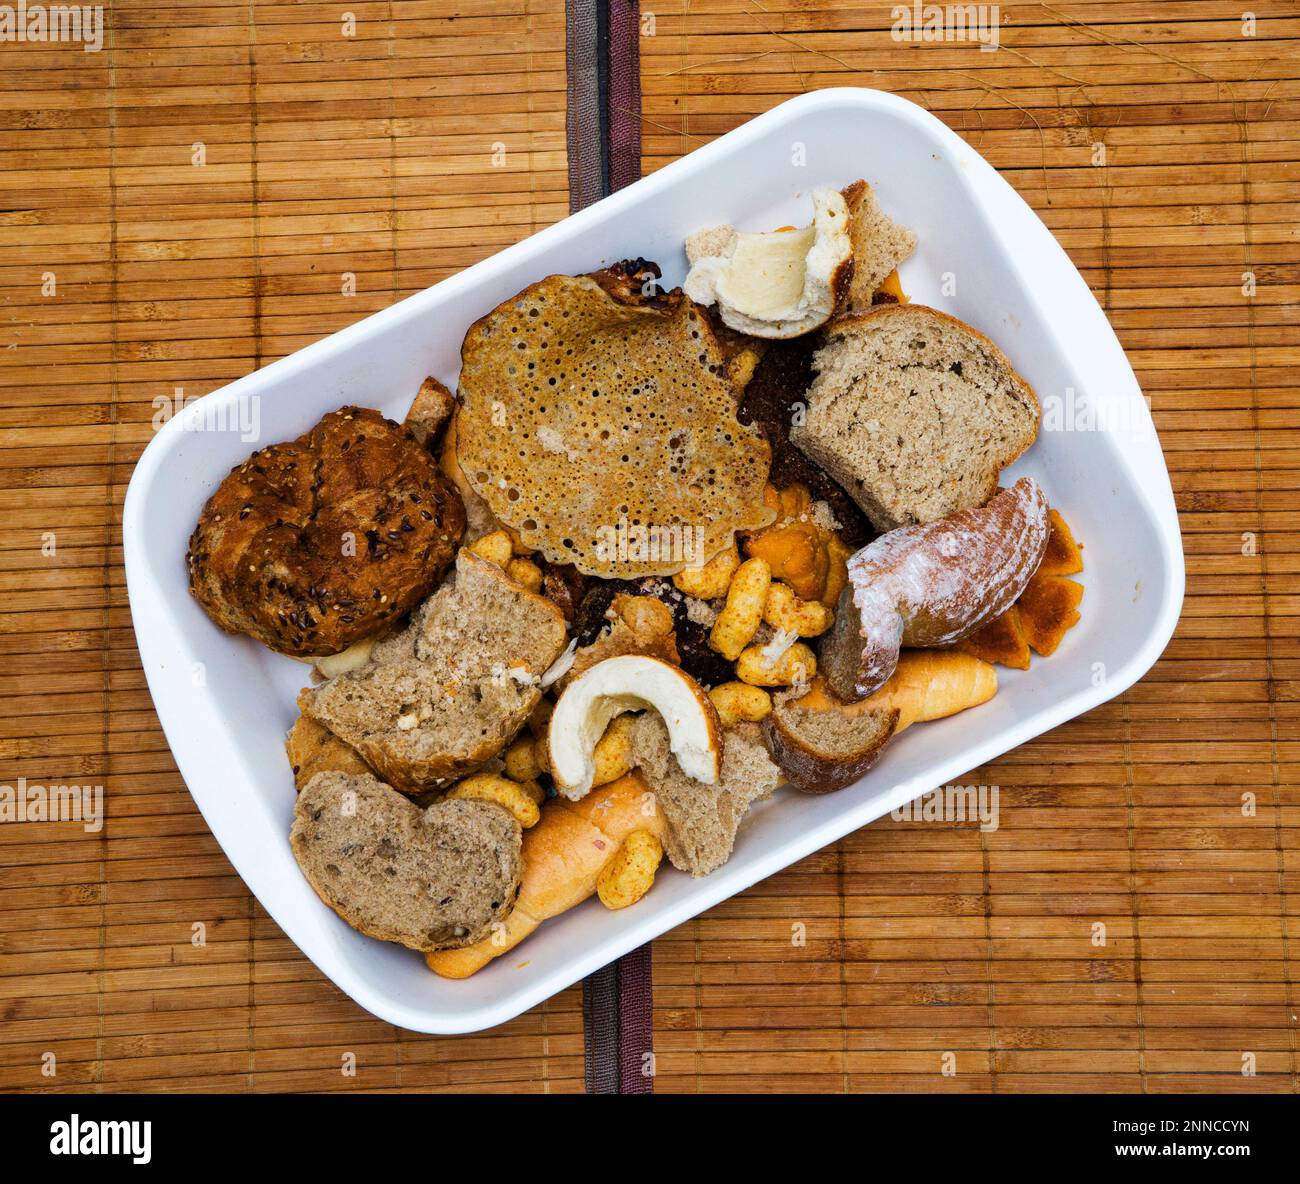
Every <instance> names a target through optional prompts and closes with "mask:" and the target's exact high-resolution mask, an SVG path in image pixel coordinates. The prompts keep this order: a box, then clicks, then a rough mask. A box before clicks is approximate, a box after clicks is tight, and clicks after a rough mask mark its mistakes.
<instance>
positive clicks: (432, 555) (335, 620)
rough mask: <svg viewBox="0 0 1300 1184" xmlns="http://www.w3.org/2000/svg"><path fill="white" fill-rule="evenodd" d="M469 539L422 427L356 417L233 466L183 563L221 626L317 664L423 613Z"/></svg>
mask: <svg viewBox="0 0 1300 1184" xmlns="http://www.w3.org/2000/svg"><path fill="white" fill-rule="evenodd" d="M464 533H465V510H464V507H463V506H462V505H461V501H460V496H459V495H458V494H457V493H456V491H455V489H454V488H453V487H452V485H451V483H450V482H449V481H448V480H447V479H446V478H445V477H444V476H443V475H442V473H441V472H439V470H438V464H437V461H436V460H435V459H434V457H433V456H432V455H431V454H430V453H429V451H428V450H427V449H426V448H424V447H423V446H422V445H421V444H420V443H419V442H418V441H417V440H416V438H415V436H414V435H413V433H412V432H411V430H410V429H409V428H404V427H399V426H398V425H397V424H395V423H392V422H390V421H389V420H386V419H385V418H384V417H383V416H382V415H380V414H379V412H378V411H371V410H369V409H367V408H361V407H344V408H342V409H341V410H339V411H331V412H330V413H329V414H328V415H327V416H325V417H324V418H323V419H322V420H321V421H320V423H318V424H317V425H316V426H315V427H314V428H312V429H311V431H309V432H307V433H305V434H304V435H302V436H299V437H298V439H296V440H291V441H289V442H288V443H285V444H272V445H271V446H270V447H269V448H263V449H261V450H259V451H257V452H254V453H253V455H252V456H250V457H249V458H248V459H247V460H246V461H244V463H243V464H242V465H239V466H238V467H237V468H235V469H233V470H231V472H230V475H229V476H228V477H226V479H225V480H224V481H222V483H221V484H220V485H219V486H218V487H217V490H216V492H215V493H214V494H213V495H212V496H211V497H210V498H208V501H207V504H206V505H205V506H204V507H203V512H202V513H201V514H200V515H199V521H198V525H197V526H196V527H195V528H194V534H193V535H192V536H191V538H190V545H189V550H188V552H187V554H186V557H185V558H186V562H187V564H188V565H189V573H190V591H191V592H192V593H193V594H194V598H195V599H196V600H197V601H198V602H199V603H200V604H201V605H202V606H203V609H204V611H205V612H206V613H207V614H208V616H210V617H211V618H212V619H213V620H214V621H215V622H216V623H217V624H218V625H220V626H221V628H223V629H225V630H226V631H227V632H230V633H247V634H248V635H249V636H250V637H254V638H256V639H257V640H258V641H260V642H261V643H262V644H263V645H265V646H268V647H269V648H271V649H273V650H276V651H277V652H279V653H282V654H292V655H293V656H295V657H316V656H320V655H323V654H335V653H338V652H339V651H340V650H345V649H347V647H348V646H350V645H351V644H352V643H353V642H354V641H359V640H360V639H361V638H363V637H371V636H373V635H375V634H377V633H381V632H383V631H384V629H385V628H387V627H388V626H389V625H391V623H392V622H393V621H395V620H399V619H400V618H401V617H402V616H404V615H405V614H406V613H407V612H409V611H410V610H411V609H412V608H414V607H415V606H416V605H417V604H419V603H420V601H421V600H423V599H424V597H425V596H427V595H428V594H429V592H430V591H431V590H432V589H433V588H436V587H437V586H438V581H439V580H441V579H442V575H443V572H445V571H446V570H447V567H448V566H449V565H450V563H451V561H452V559H453V557H454V556H455V554H456V547H457V545H458V544H459V542H460V539H461V536H462V535H463V534H464Z"/></svg>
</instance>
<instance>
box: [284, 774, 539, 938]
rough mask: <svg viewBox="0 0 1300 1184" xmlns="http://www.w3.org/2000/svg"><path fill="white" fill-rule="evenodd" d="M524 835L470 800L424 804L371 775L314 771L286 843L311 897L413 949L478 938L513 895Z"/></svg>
mask: <svg viewBox="0 0 1300 1184" xmlns="http://www.w3.org/2000/svg"><path fill="white" fill-rule="evenodd" d="M521 843H522V832H521V831H520V829H519V823H517V822H516V821H515V820H514V818H513V816H512V815H511V814H510V813H509V811H507V810H503V809H502V808H501V807H500V806H498V805H495V804H494V803H492V802H483V801H474V800H469V799H460V800H450V801H443V802H439V803H438V804H437V805H434V806H430V807H429V808H428V809H427V810H422V809H420V807H418V806H416V805H414V804H413V803H412V802H409V801H408V800H407V799H406V798H404V797H403V796H402V795H401V794H399V793H398V792H397V791H396V790H394V789H392V788H391V787H389V786H387V785H385V784H384V783H383V782H382V781H378V780H376V779H375V778H374V777H371V776H368V775H356V774H351V773H317V774H316V776H315V777H313V778H312V779H311V780H310V781H309V782H308V783H307V784H306V786H304V788H303V791H302V792H301V793H300V794H299V795H298V799H297V801H296V802H295V803H294V810H293V827H292V829H291V830H290V831H289V845H290V846H291V847H292V848H293V854H294V858H295V859H297V861H298V866H299V867H300V868H302V872H303V875H305V876H306V877H307V879H308V881H309V882H310V883H311V886H312V887H313V888H314V889H315V890H316V894H317V895H318V896H319V897H320V898H321V900H323V901H324V902H325V903H326V904H327V905H329V906H330V908H332V909H333V910H334V911H335V912H336V913H338V915H339V916H340V917H342V918H343V919H344V920H345V921H346V922H347V923H348V924H349V925H351V926H352V927H353V928H354V929H357V930H360V931H361V932H362V933H364V934H366V935H367V936H369V937H377V938H379V939H380V940H381V941H395V942H400V943H401V944H402V945H404V946H409V947H410V948H411V949H413V950H422V951H424V952H426V953H427V952H430V951H432V950H452V949H459V948H460V947H461V946H467V945H472V944H473V943H474V942H476V941H481V940H482V939H483V938H485V937H487V936H488V934H489V933H490V932H491V929H492V925H493V924H494V923H495V922H498V921H501V920H504V918H506V917H507V916H509V914H510V910H511V909H512V908H514V904H515V899H516V897H517V896H518V895H519V877H520V874H521V871H522V867H523V864H522V860H521V855H520V850H521Z"/></svg>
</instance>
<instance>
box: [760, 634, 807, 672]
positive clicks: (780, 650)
mask: <svg viewBox="0 0 1300 1184" xmlns="http://www.w3.org/2000/svg"><path fill="white" fill-rule="evenodd" d="M798 640H799V634H797V633H791V632H788V631H787V630H785V629H778V630H777V631H776V632H775V633H774V634H773V635H772V640H771V641H769V642H768V643H767V644H766V645H765V646H764V647H763V648H762V650H761V651H760V652H761V654H762V656H763V665H764V666H765V667H767V668H768V669H771V667H773V666H775V665H776V664H777V663H778V662H779V661H780V660H781V658H782V657H783V656H784V654H785V652H786V650H788V649H789V648H790V647H791V646H792V645H794V643H795V642H796V641H798Z"/></svg>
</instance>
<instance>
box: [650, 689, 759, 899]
mask: <svg viewBox="0 0 1300 1184" xmlns="http://www.w3.org/2000/svg"><path fill="white" fill-rule="evenodd" d="M632 760H633V763H634V764H635V765H636V766H637V768H639V769H640V771H641V775H642V776H643V777H644V778H645V779H646V781H647V782H649V784H650V787H651V789H652V790H653V791H654V795H655V806H656V808H657V809H658V810H660V811H661V812H662V813H663V816H664V824H665V825H664V834H663V840H664V848H665V850H666V851H667V853H668V858H669V860H671V862H672V864H673V866H674V867H677V868H680V869H681V870H682V871H684V872H690V873H691V875H693V876H704V875H708V873H709V872H711V871H713V870H714V869H715V868H718V867H721V866H722V865H723V864H724V863H726V862H727V860H728V859H729V858H731V849H732V847H733V846H734V845H735V842H736V831H737V830H739V829H740V823H741V820H742V819H743V818H744V816H745V812H746V811H747V810H748V809H749V807H750V806H752V805H753V804H754V803H755V802H756V801H759V800H760V799H762V798H767V797H771V796H772V794H773V793H774V792H775V791H776V788H777V786H778V785H780V784H781V771H780V770H779V769H778V768H777V767H776V765H775V764H773V762H772V758H771V757H769V756H768V754H767V749H766V748H765V747H764V745H763V739H762V736H761V734H760V732H759V730H758V725H757V724H737V725H734V726H732V727H730V728H727V729H726V731H725V733H724V735H723V748H722V769H721V772H720V774H719V776H718V780H717V782H716V783H715V784H714V785H705V784H704V783H703V782H702V781H696V780H694V779H693V778H691V777H688V776H687V775H686V774H685V773H683V772H682V769H681V766H680V765H679V764H678V763H677V758H676V757H674V756H673V754H672V750H671V748H670V747H669V741H668V729H667V728H666V727H665V726H664V721H663V720H662V719H661V718H660V716H659V714H658V712H654V711H647V712H646V713H645V714H644V715H643V716H641V718H640V719H638V720H637V722H636V725H635V727H634V728H633V729H632Z"/></svg>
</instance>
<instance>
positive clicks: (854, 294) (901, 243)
mask: <svg viewBox="0 0 1300 1184" xmlns="http://www.w3.org/2000/svg"><path fill="white" fill-rule="evenodd" d="M843 192H844V204H845V205H847V206H848V208H849V239H850V241H851V242H852V243H853V281H852V283H850V284H849V291H848V297H847V300H846V302H845V307H844V310H843V311H844V312H850V313H851V312H865V311H866V310H867V309H869V308H870V307H871V298H872V296H874V295H875V291H876V289H877V288H878V287H880V285H881V284H882V283H883V282H884V280H885V277H886V276H888V275H889V273H890V272H891V271H893V270H894V269H895V268H896V267H897V266H898V265H899V264H900V263H902V262H903V260H904V259H906V258H907V257H908V256H909V255H910V254H911V253H912V252H913V251H914V250H916V232H915V231H913V230H909V229H908V228H907V227H906V226H900V225H899V224H898V223H897V222H895V221H894V220H893V219H892V218H890V217H889V215H888V214H886V213H885V212H884V210H882V209H881V208H880V203H879V202H878V201H877V200H876V193H875V190H873V189H872V188H871V186H870V185H868V184H867V183H866V182H865V181H854V182H853V184H852V185H849V186H848V187H847V188H846V189H844V191H843Z"/></svg>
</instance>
